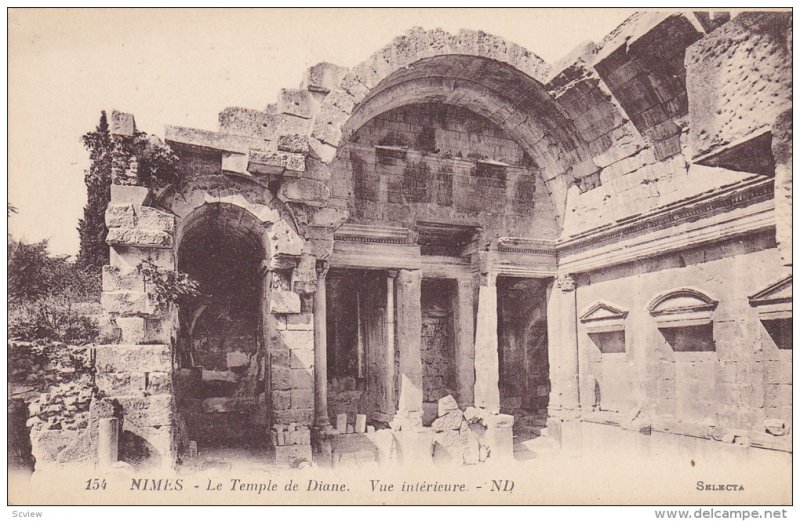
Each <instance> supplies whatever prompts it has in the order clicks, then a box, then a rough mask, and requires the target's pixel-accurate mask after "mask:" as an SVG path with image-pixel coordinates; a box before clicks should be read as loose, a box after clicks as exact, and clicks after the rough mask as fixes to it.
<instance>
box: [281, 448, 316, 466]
mask: <svg viewBox="0 0 800 521" xmlns="http://www.w3.org/2000/svg"><path fill="white" fill-rule="evenodd" d="M304 462H311V445H310V444H309V445H282V446H278V447H275V464H276V465H278V466H279V467H297V466H298V465H300V464H301V463H304Z"/></svg>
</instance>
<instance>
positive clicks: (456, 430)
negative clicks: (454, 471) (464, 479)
mask: <svg viewBox="0 0 800 521" xmlns="http://www.w3.org/2000/svg"><path fill="white" fill-rule="evenodd" d="M431 429H432V430H433V433H434V434H433V461H434V463H436V464H445V463H453V464H461V463H464V464H466V465H476V464H478V463H480V462H483V461H486V458H487V457H488V456H489V448H488V446H487V444H486V418H485V417H484V414H483V411H481V410H480V409H476V408H475V407H467V408H466V409H465V410H464V411H462V410H461V409H459V407H458V403H456V400H455V399H454V398H453V397H452V396H451V395H447V396H445V397H444V398H441V399H440V400H439V402H438V411H437V418H436V419H435V420H434V421H433V423H432V424H431Z"/></svg>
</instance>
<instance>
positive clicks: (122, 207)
mask: <svg viewBox="0 0 800 521" xmlns="http://www.w3.org/2000/svg"><path fill="white" fill-rule="evenodd" d="M105 219H106V226H107V227H108V228H134V227H135V226H136V214H135V212H134V211H133V205H132V204H114V203H110V204H109V205H108V206H107V207H106V214H105Z"/></svg>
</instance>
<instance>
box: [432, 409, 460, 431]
mask: <svg viewBox="0 0 800 521" xmlns="http://www.w3.org/2000/svg"><path fill="white" fill-rule="evenodd" d="M463 422H464V415H463V414H462V413H461V411H459V410H455V411H450V412H447V413H445V414H444V416H439V417H438V418H436V420H434V422H433V423H432V424H431V428H432V429H433V431H434V432H444V431H451V430H459V429H460V428H461V424H462V423H463Z"/></svg>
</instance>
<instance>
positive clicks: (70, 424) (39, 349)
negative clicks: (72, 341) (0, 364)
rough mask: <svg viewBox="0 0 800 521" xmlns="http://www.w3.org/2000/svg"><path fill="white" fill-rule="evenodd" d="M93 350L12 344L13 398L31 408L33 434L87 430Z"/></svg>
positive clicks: (30, 416)
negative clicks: (35, 432) (48, 431)
mask: <svg viewBox="0 0 800 521" xmlns="http://www.w3.org/2000/svg"><path fill="white" fill-rule="evenodd" d="M91 349H92V347H91V346H70V345H66V344H62V343H59V342H17V341H11V342H9V344H8V356H9V373H10V374H9V383H10V385H11V394H12V395H13V396H14V397H15V398H19V399H22V400H23V401H24V402H25V403H26V405H27V407H28V419H27V421H26V426H27V427H28V428H29V429H31V430H32V431H40V430H77V429H85V428H86V427H87V426H88V423H89V404H90V402H91V400H92V388H93V384H94V383H93V378H92V354H91Z"/></svg>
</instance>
